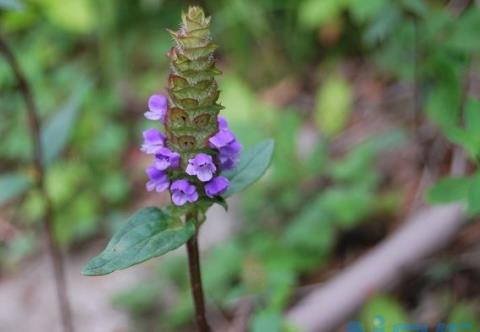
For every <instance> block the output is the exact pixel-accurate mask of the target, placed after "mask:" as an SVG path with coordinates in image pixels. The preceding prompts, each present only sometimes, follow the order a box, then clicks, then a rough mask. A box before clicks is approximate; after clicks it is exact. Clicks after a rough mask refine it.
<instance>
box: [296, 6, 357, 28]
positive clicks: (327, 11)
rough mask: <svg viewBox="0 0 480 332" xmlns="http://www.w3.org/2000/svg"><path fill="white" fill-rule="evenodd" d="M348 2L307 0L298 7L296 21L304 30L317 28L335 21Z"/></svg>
mask: <svg viewBox="0 0 480 332" xmlns="http://www.w3.org/2000/svg"><path fill="white" fill-rule="evenodd" d="M347 1H348V0H321V1H319V0H307V1H304V2H302V3H301V4H300V6H299V7H298V20H299V22H300V24H301V25H302V26H304V27H305V28H317V27H319V26H322V25H323V24H325V23H327V22H329V21H331V20H334V19H336V18H337V17H339V16H340V13H341V11H342V10H343V9H344V8H345V5H346V3H347Z"/></svg>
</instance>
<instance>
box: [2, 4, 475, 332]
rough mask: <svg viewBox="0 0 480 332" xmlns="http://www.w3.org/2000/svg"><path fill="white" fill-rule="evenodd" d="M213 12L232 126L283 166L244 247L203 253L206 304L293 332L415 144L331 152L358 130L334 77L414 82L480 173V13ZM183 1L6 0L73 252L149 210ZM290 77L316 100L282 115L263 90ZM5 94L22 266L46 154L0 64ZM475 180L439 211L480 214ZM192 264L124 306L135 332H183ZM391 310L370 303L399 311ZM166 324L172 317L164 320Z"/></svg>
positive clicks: (5, 147)
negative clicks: (366, 74)
mask: <svg viewBox="0 0 480 332" xmlns="http://www.w3.org/2000/svg"><path fill="white" fill-rule="evenodd" d="M200 3H201V4H202V5H203V6H204V7H205V8H206V9H207V11H208V12H209V13H210V14H211V15H213V26H212V28H213V33H214V38H215V40H216V42H217V44H219V45H220V46H221V47H220V52H219V54H218V59H219V63H220V67H221V68H222V70H223V71H224V75H223V76H222V77H221V78H220V82H219V85H220V87H221V90H222V94H221V103H222V104H223V105H224V106H225V107H226V110H225V112H224V115H225V116H226V117H227V118H228V119H229V121H230V122H231V125H232V127H233V129H234V131H235V132H236V133H238V136H239V138H240V141H241V142H242V143H243V144H244V146H245V147H248V146H251V145H252V144H253V143H254V142H257V141H259V140H260V139H262V138H267V137H273V138H274V139H275V141H276V153H275V156H274V161H273V164H272V167H271V170H270V171H269V172H268V173H267V176H266V177H264V178H263V179H262V180H260V182H259V183H258V184H257V185H256V186H255V187H253V188H251V189H249V190H248V192H247V194H245V195H242V196H241V202H240V203H239V204H241V211H242V214H241V216H240V219H241V220H238V224H239V225H240V226H239V231H238V233H237V234H235V235H234V237H233V238H232V239H229V240H228V241H226V242H225V243H221V244H219V245H218V247H216V248H213V249H212V250H211V251H210V252H209V253H208V255H207V257H206V260H205V263H204V265H203V270H204V273H205V276H204V282H205V288H206V290H207V291H206V292H207V294H208V295H209V298H210V301H211V302H212V303H215V304H219V305H221V306H222V307H225V308H229V307H230V306H231V305H232V304H233V303H235V302H237V301H238V300H239V299H245V298H248V299H250V300H251V301H252V303H253V305H254V308H255V310H254V312H255V314H254V319H253V320H252V323H251V324H252V325H251V329H252V330H253V331H265V330H269V331H274V330H281V329H287V327H285V326H284V322H283V321H282V315H281V312H282V310H284V309H285V308H286V306H287V305H289V303H290V301H291V299H292V296H294V295H295V294H296V291H297V290H296V285H297V283H298V282H299V280H300V279H302V278H305V277H306V276H311V275H314V274H315V273H316V272H317V271H318V270H319V269H320V270H321V269H322V267H325V266H326V265H327V264H328V263H329V262H330V260H331V259H332V253H334V251H335V247H336V245H337V239H338V237H339V236H340V235H341V234H343V233H345V232H348V231H351V230H353V229H355V228H356V227H359V225H361V224H362V222H365V221H367V220H369V219H373V217H375V216H378V215H381V216H391V215H393V214H394V213H396V212H397V210H398V209H399V207H400V206H401V203H402V201H401V196H400V193H399V192H398V191H396V190H392V189H391V188H388V190H386V191H385V188H384V187H383V186H382V184H383V182H384V179H383V178H382V174H380V172H379V171H378V170H377V168H376V158H377V156H378V155H379V154H381V153H383V152H384V151H389V150H392V149H395V148H396V147H398V146H401V145H402V144H404V143H405V142H406V141H408V140H407V139H406V135H405V134H404V133H403V132H401V131H396V132H395V131H392V132H389V133H378V135H376V136H374V137H371V138H369V139H366V140H365V141H362V142H360V143H359V144H358V145H356V146H354V147H353V148H352V149H351V150H350V151H349V152H347V153H345V154H342V155H340V156H339V155H336V154H333V153H332V151H331V143H332V140H334V139H335V136H337V135H340V134H342V133H343V131H344V130H345V129H346V128H348V125H349V122H350V121H352V115H353V111H354V106H355V103H356V95H355V87H354V86H353V85H352V83H351V81H350V79H349V78H348V77H347V76H346V75H345V73H344V72H343V71H340V70H336V69H335V70H332V68H336V67H335V66H337V65H338V64H341V63H342V61H348V60H349V59H351V58H352V57H355V58H359V59H365V60H366V62H368V63H372V64H373V65H374V66H375V68H377V70H378V72H379V73H380V74H379V75H381V76H382V77H383V78H385V80H398V81H401V82H405V81H406V82H410V83H412V82H413V80H414V78H415V77H416V78H417V81H418V82H417V83H418V85H419V90H420V91H419V93H420V103H421V105H422V106H424V107H423V108H424V109H425V115H426V116H428V117H429V119H430V120H431V121H432V122H434V123H435V124H436V125H437V126H438V127H439V128H440V130H441V131H442V132H443V133H444V134H445V136H446V137H448V139H449V140H451V141H452V142H454V143H455V144H458V145H460V146H462V147H463V148H464V149H465V151H466V152H467V153H468V155H469V157H470V158H471V159H472V160H478V156H479V154H480V142H479V140H478V130H479V128H480V117H479V115H478V114H480V113H479V102H478V100H476V99H474V98H471V97H470V96H467V95H465V91H464V89H463V88H462V86H463V81H464V77H465V75H466V73H467V72H468V70H469V68H470V67H471V65H472V59H473V58H474V57H475V56H476V55H478V53H479V52H480V46H479V45H480V44H479V43H478V31H480V9H479V7H478V6H477V5H474V4H470V5H469V7H468V8H467V9H466V10H464V11H463V12H462V13H461V14H455V13H453V12H452V11H451V10H449V8H447V7H446V6H445V5H444V2H443V1H440V0H430V1H422V0H395V1H388V0H369V1H360V0H341V1H337V0H322V1H319V0H302V1H290V0H255V1H254V0H230V1H227V0H204V1H200ZM186 5H187V2H185V1H176V0H175V1H174V0H141V1H115V0H102V1H93V0H69V1H63V0H23V1H15V0H0V28H1V30H2V34H4V35H6V36H7V37H8V39H9V41H10V42H11V44H12V45H13V47H14V50H15V52H16V54H17V56H18V57H19V61H20V63H21V65H22V67H23V68H24V70H25V72H26V76H27V77H28V79H29V81H30V83H31V85H32V86H33V90H34V94H35V98H36V100H37V103H38V106H39V110H40V112H41V117H42V121H43V124H44V125H43V128H44V146H45V148H46V149H47V151H48V154H47V159H48V160H46V161H45V162H46V163H47V164H48V165H49V168H48V173H47V187H48V192H49V194H50V196H51V197H52V200H53V202H54V205H55V211H56V220H55V232H56V236H57V239H58V241H59V242H60V243H61V244H62V245H63V246H64V247H65V248H70V247H72V246H73V245H74V244H78V243H82V241H85V240H88V239H89V238H91V237H93V236H95V235H97V234H98V233H101V232H110V231H111V230H112V228H115V226H116V225H117V223H116V220H118V219H119V218H118V216H120V215H123V214H124V213H125V212H126V211H127V210H130V209H131V207H132V206H133V205H136V204H138V202H142V199H144V198H145V197H146V196H144V195H143V194H142V193H143V182H144V180H145V179H144V175H143V167H144V161H143V160H141V159H140V157H139V154H138V153H137V150H138V148H137V147H138V145H139V143H140V134H139V133H140V132H141V129H142V128H145V126H146V125H147V123H146V121H144V120H142V113H143V112H144V111H145V108H146V99H147V96H148V95H150V94H152V93H153V92H157V91H161V90H162V89H163V88H164V86H165V83H166V82H165V78H166V73H167V71H168V61H167V59H166V58H165V56H164V54H165V52H166V51H167V50H168V49H169V47H170V44H171V41H170V37H169V36H168V34H167V33H166V32H165V28H167V27H168V28H172V27H175V26H176V24H177V19H178V17H179V13H180V11H181V10H182V9H185V7H186ZM415 59H416V61H417V66H415V65H414V61H415ZM332 64H334V65H335V66H332ZM319 73H321V74H319ZM286 78H293V79H295V80H296V81H297V82H298V83H297V84H298V85H299V86H300V89H302V93H304V92H306V94H308V95H309V97H307V98H306V100H307V101H306V102H304V100H303V99H301V98H302V96H301V97H299V98H298V99H300V101H297V102H290V103H287V105H284V104H283V103H280V102H278V103H277V102H276V100H275V99H281V98H279V95H277V96H276V97H274V98H273V99H274V100H273V102H272V100H270V101H268V102H267V101H265V100H264V98H260V97H259V94H258V92H259V91H263V90H264V89H266V88H269V87H271V86H272V85H274V84H276V83H277V82H279V81H281V80H283V79H286ZM0 91H1V93H0V108H1V109H0V135H1V137H2V140H1V141H0V160H1V164H0V174H2V175H1V176H0V203H1V204H7V207H10V208H11V209H12V210H15V211H16V213H15V216H16V217H15V218H14V220H15V223H16V225H15V226H17V227H18V228H20V229H21V230H22V232H21V235H18V236H17V237H15V238H14V240H12V241H9V242H8V243H7V244H6V246H3V247H1V248H0V262H1V263H2V266H4V267H8V266H12V264H15V262H18V261H19V260H21V258H22V257H24V256H25V255H28V254H29V253H31V252H32V251H33V250H34V249H35V248H36V246H37V244H36V241H38V237H36V236H33V234H36V231H37V229H39V227H40V225H38V224H37V221H38V219H39V218H40V217H41V215H42V211H43V202H42V199H41V197H39V194H38V192H36V191H35V190H29V188H30V182H31V180H30V179H31V174H30V172H31V167H30V161H31V154H32V151H31V150H32V149H31V146H30V140H29V137H28V131H27V126H26V119H25V112H24V104H23V100H22V99H21V96H20V95H19V93H18V91H17V88H16V85H15V82H14V78H13V76H12V75H11V73H10V70H9V68H8V67H7V66H6V64H5V62H4V61H0ZM286 92H288V91H286ZM280 95H281V94H280ZM62 105H65V106H62ZM386 112H388V110H386ZM405 112H410V110H405ZM305 132H313V142H311V143H308V142H306V141H305V140H304V139H302V137H303V136H302V134H303V133H305ZM479 179H480V178H479V176H478V175H475V177H472V178H468V179H467V178H454V179H445V180H443V181H441V182H440V183H439V184H438V185H437V186H436V187H434V188H433V189H432V191H431V192H430V194H429V198H430V199H431V201H434V202H450V201H455V200H463V201H465V202H470V203H469V206H470V210H471V212H472V213H473V212H475V213H477V212H478V206H479V204H478V202H479V200H480V193H479V192H478V188H479V187H480V186H478V185H476V184H477V183H479V181H480V180H479ZM471 183H474V184H475V185H471ZM17 206H18V209H16V207H17ZM17 210H18V211H17ZM184 260H185V258H184V257H166V258H164V259H162V262H161V265H160V268H159V273H158V274H157V275H156V276H155V277H154V282H151V283H150V282H147V283H145V282H144V283H142V285H140V286H138V287H134V288H133V289H131V290H126V291H125V292H124V293H123V294H120V295H119V296H118V297H117V298H116V299H115V300H114V303H115V304H116V305H117V306H119V307H122V308H125V309H127V310H129V311H130V312H131V313H132V314H133V316H134V317H137V318H138V317H140V318H143V319H139V320H135V324H136V326H135V327H134V328H133V329H132V330H137V331H138V330H139V331H141V330H145V324H147V329H146V330H149V328H148V327H151V326H153V327H152V328H150V330H153V329H155V328H159V329H160V330H162V331H168V330H176V331H177V330H178V329H179V328H180V327H181V326H185V325H186V324H188V323H189V322H190V320H191V310H192V308H191V304H190V294H189V292H188V288H187V284H188V280H187V279H186V274H185V261H184ZM219 267H221V268H219ZM157 283H158V285H159V286H158V287H156V286H149V285H153V284H157ZM139 287H140V288H139ZM172 289H173V290H174V293H175V294H176V297H175V300H174V301H175V304H174V305H171V306H169V307H165V305H164V304H163V303H159V302H158V301H159V298H160V297H161V296H160V294H165V292H166V290H169V291H171V290H172ZM379 301H380V300H379ZM392 301H393V300H391V299H383V300H381V301H380V302H379V303H380V304H378V303H373V304H371V306H374V308H376V307H375V306H380V307H381V308H382V310H383V309H385V308H386V309H385V310H387V311H389V310H390V311H391V312H400V311H401V310H400V309H398V308H397V307H396V304H395V303H394V302H392ZM391 308H393V309H391ZM152 310H157V311H159V312H161V314H158V313H156V314H155V315H153V317H154V318H152V315H149V313H151V311H152ZM365 310H368V309H365ZM459 310H460V309H459ZM472 310H473V309H472ZM477 313H478V312H477ZM365 315H367V314H365ZM385 315H387V314H385ZM455 315H461V314H455ZM454 317H457V316H454ZM462 317H463V316H462ZM452 319H455V318H452ZM152 320H153V321H152ZM148 324H152V325H148Z"/></svg>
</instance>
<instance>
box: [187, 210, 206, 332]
mask: <svg viewBox="0 0 480 332" xmlns="http://www.w3.org/2000/svg"><path fill="white" fill-rule="evenodd" d="M187 221H193V222H195V225H196V226H197V225H198V222H197V215H196V212H194V213H188V214H187ZM187 253H188V270H189V272H190V288H191V291H192V298H193V304H194V307H195V320H196V323H197V327H198V331H199V332H209V331H210V327H209V326H208V323H207V318H206V316H205V299H204V295H203V287H202V275H201V271H200V258H199V250H198V227H196V230H195V234H194V235H193V236H192V237H191V238H190V240H188V241H187Z"/></svg>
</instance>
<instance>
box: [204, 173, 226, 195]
mask: <svg viewBox="0 0 480 332" xmlns="http://www.w3.org/2000/svg"><path fill="white" fill-rule="evenodd" d="M229 185H230V181H228V179H227V178H226V177H224V176H217V177H215V178H213V179H212V181H210V182H208V183H207V184H206V185H205V193H206V194H207V196H208V197H214V196H219V195H221V194H223V193H224V192H225V191H226V190H227V189H228V186H229Z"/></svg>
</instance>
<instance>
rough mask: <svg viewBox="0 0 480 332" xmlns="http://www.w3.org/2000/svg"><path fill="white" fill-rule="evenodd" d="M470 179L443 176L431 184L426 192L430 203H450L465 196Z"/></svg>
mask: <svg viewBox="0 0 480 332" xmlns="http://www.w3.org/2000/svg"><path fill="white" fill-rule="evenodd" d="M469 185H470V180H469V179H468V178H464V177H447V178H443V179H441V180H440V181H438V182H437V183H435V185H433V186H432V187H431V188H430V189H429V190H428V193H427V200H428V201H429V202H430V203H435V204H438V203H452V202H455V201H459V200H464V199H465V198H466V197H467V193H468V188H469Z"/></svg>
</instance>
